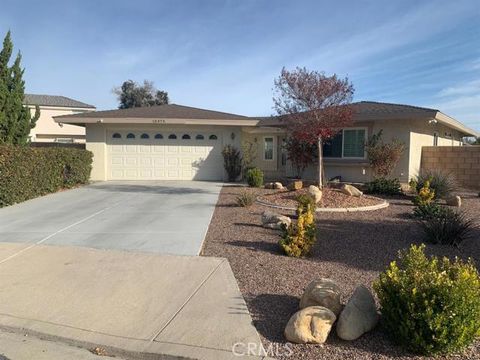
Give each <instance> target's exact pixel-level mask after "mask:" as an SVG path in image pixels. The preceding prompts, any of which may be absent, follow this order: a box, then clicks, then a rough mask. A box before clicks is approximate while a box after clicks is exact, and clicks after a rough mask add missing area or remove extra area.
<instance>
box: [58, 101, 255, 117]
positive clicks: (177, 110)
mask: <svg viewBox="0 0 480 360" xmlns="http://www.w3.org/2000/svg"><path fill="white" fill-rule="evenodd" d="M57 118H164V119H207V120H249V119H250V118H249V117H248V116H243V115H237V114H230V113H225V112H221V111H213V110H206V109H198V108H194V107H190V106H183V105H176V104H168V105H157V106H148V107H136V108H130V109H117V110H105V111H95V112H88V113H82V114H75V115H66V116H63V117H57Z"/></svg>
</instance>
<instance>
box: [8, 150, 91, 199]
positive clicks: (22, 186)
mask: <svg viewBox="0 0 480 360" xmlns="http://www.w3.org/2000/svg"><path fill="white" fill-rule="evenodd" d="M91 170H92V153H91V152H90V151H86V150H80V149H69V148H31V147H27V146H12V145H2V146H0V207H3V206H7V205H12V204H15V203H19V202H22V201H25V200H28V199H32V198H35V197H38V196H41V195H45V194H48V193H51V192H55V191H58V190H60V189H62V188H70V187H74V186H77V185H79V184H86V183H88V180H89V178H90V172H91Z"/></svg>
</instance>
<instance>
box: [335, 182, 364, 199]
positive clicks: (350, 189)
mask: <svg viewBox="0 0 480 360" xmlns="http://www.w3.org/2000/svg"><path fill="white" fill-rule="evenodd" d="M340 190H341V191H342V192H343V193H344V194H346V195H348V196H356V197H360V196H362V195H363V192H361V191H360V190H358V189H357V188H356V187H355V186H352V185H349V184H344V185H342V187H341V188H340Z"/></svg>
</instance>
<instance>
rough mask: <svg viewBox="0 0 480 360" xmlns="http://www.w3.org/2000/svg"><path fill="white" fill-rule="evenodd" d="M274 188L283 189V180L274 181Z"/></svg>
mask: <svg viewBox="0 0 480 360" xmlns="http://www.w3.org/2000/svg"><path fill="white" fill-rule="evenodd" d="M273 188H274V189H278V190H282V189H283V185H282V183H281V182H276V183H273Z"/></svg>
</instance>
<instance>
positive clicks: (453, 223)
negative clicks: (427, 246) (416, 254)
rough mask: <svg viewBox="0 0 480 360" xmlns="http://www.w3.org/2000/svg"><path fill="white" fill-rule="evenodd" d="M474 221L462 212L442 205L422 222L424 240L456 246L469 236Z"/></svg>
mask: <svg viewBox="0 0 480 360" xmlns="http://www.w3.org/2000/svg"><path fill="white" fill-rule="evenodd" d="M473 227H474V223H473V221H472V220H470V219H468V218H467V217H466V215H465V214H464V213H463V212H460V211H455V210H452V209H449V208H446V207H444V208H443V209H442V210H441V211H440V212H438V213H437V214H435V216H431V217H429V218H427V219H425V221H423V222H422V228H423V231H424V232H425V240H426V241H428V242H430V243H432V244H444V245H452V246H458V245H460V244H461V243H462V242H463V241H464V240H466V239H468V238H469V237H470V236H471V232H472V230H473Z"/></svg>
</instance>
